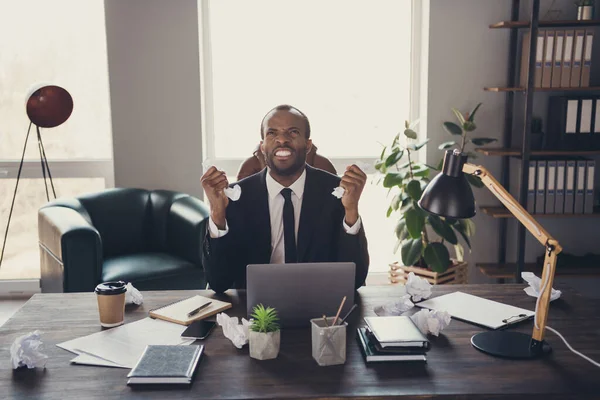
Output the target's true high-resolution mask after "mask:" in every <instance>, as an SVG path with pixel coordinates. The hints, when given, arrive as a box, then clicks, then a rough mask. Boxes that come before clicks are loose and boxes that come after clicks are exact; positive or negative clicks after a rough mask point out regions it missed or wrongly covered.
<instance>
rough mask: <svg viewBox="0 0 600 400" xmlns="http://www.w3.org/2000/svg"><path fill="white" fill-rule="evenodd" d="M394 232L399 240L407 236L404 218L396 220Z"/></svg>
mask: <svg viewBox="0 0 600 400" xmlns="http://www.w3.org/2000/svg"><path fill="white" fill-rule="evenodd" d="M395 232H396V238H397V239H398V240H400V241H402V240H404V239H406V238H407V237H408V229H406V220H404V219H399V220H398V224H396V229H395ZM394 253H395V252H394Z"/></svg>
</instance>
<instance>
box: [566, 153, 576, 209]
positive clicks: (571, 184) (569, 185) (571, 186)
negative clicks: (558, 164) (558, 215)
mask: <svg viewBox="0 0 600 400" xmlns="http://www.w3.org/2000/svg"><path fill="white" fill-rule="evenodd" d="M575 166H576V162H575V161H574V160H568V161H567V175H566V179H565V214H573V208H574V203H575Z"/></svg>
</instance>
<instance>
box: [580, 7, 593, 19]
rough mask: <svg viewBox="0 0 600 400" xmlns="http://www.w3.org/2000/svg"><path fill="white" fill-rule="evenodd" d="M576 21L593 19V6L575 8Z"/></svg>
mask: <svg viewBox="0 0 600 400" xmlns="http://www.w3.org/2000/svg"><path fill="white" fill-rule="evenodd" d="M577 19H578V20H579V21H586V20H590V19H594V6H579V7H577Z"/></svg>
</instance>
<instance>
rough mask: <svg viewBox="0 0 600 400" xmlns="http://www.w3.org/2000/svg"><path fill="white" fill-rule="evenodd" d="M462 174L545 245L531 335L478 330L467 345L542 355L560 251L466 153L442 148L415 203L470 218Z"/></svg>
mask: <svg viewBox="0 0 600 400" xmlns="http://www.w3.org/2000/svg"><path fill="white" fill-rule="evenodd" d="M465 174H470V175H475V176H478V177H479V178H481V181H482V182H483V183H484V184H485V186H486V187H487V188H488V189H489V190H490V191H491V192H492V194H494V196H496V197H497V198H498V199H499V200H500V201H501V202H502V204H504V205H505V206H506V208H507V209H508V211H510V212H511V213H512V214H513V215H514V216H515V217H516V218H517V219H518V220H519V221H520V222H521V223H522V224H523V225H525V227H526V228H527V230H528V231H529V232H531V234H532V235H533V236H534V237H535V238H536V239H537V240H538V241H539V242H540V243H541V244H542V245H543V246H544V247H545V253H546V258H545V260H544V268H543V270H542V283H541V290H540V297H539V298H538V300H537V303H536V307H535V315H534V327H533V333H532V335H527V334H525V333H521V332H513V331H505V330H503V331H490V332H482V333H478V334H476V335H474V336H473V337H472V338H471V344H472V345H473V346H474V347H475V348H476V349H478V350H481V351H483V352H484V353H488V354H491V355H494V356H499V357H506V358H515V359H527V358H536V357H539V356H542V355H544V354H546V353H548V352H550V350H551V349H550V346H549V345H548V344H547V343H546V342H545V341H544V331H545V328H546V320H547V318H548V309H549V307H550V294H551V293H552V282H553V280H554V272H555V270H556V256H557V255H558V253H560V252H561V251H562V247H561V246H560V245H559V244H558V241H556V240H555V239H554V238H552V236H550V234H549V233H548V232H547V231H546V230H545V229H544V228H543V227H542V226H541V225H540V224H539V223H538V222H537V221H536V220H535V219H533V217H532V216H531V214H529V213H528V212H527V211H526V210H525V209H524V208H523V207H522V206H521V205H520V204H519V203H518V202H517V200H515V198H514V197H512V196H511V195H510V193H508V191H507V190H506V189H505V188H504V187H502V185H501V184H500V183H499V182H498V181H497V180H496V179H494V177H493V176H492V175H491V174H490V173H489V172H488V171H487V170H486V169H485V168H483V167H481V166H478V165H472V164H467V155H466V154H463V153H461V152H459V151H458V150H455V151H452V150H448V151H446V154H445V156H444V166H443V168H442V173H441V174H438V176H436V177H435V178H433V180H432V181H431V182H430V183H429V185H427V187H426V188H425V190H424V191H423V195H422V196H421V199H420V200H419V206H420V207H421V208H422V209H424V210H425V211H427V212H429V213H432V214H436V215H439V216H442V217H448V218H455V219H464V218H472V217H474V216H475V199H474V197H473V191H472V190H471V185H469V182H468V181H467V179H466V177H465Z"/></svg>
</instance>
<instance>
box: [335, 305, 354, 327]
mask: <svg viewBox="0 0 600 400" xmlns="http://www.w3.org/2000/svg"><path fill="white" fill-rule="evenodd" d="M356 307H358V305H357V304H354V305H353V306H352V308H351V309H350V311H348V312H347V313H346V315H345V316H344V318H342V320H341V321H340V323H339V325H342V324H343V323H344V322H346V319H347V318H348V317H349V316H350V314H352V311H354V310H355V309H356Z"/></svg>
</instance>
